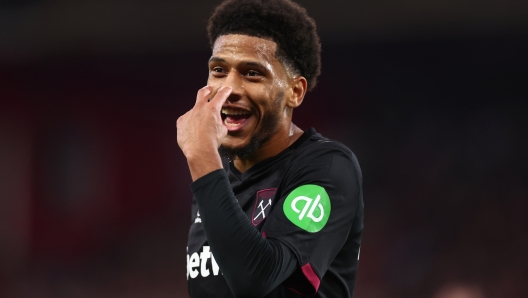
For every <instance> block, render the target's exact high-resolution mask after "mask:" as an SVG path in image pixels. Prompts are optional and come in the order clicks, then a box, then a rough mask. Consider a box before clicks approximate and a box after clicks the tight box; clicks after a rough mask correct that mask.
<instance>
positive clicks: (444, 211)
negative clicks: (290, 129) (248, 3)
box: [0, 0, 528, 298]
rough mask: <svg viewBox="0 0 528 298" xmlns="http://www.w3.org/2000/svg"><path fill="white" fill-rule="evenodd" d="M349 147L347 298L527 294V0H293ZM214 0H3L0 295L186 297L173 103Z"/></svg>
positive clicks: (319, 101)
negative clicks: (356, 231)
mask: <svg viewBox="0 0 528 298" xmlns="http://www.w3.org/2000/svg"><path fill="white" fill-rule="evenodd" d="M298 2H299V3H301V4H302V5H304V6H305V7H306V8H307V10H308V12H309V13H310V15H312V16H313V17H314V19H315V20H316V22H317V24H318V29H319V32H320V35H321V40H322V45H323V53H322V61H323V69H322V75H321V77H320V80H319V84H318V86H317V87H316V89H315V90H314V91H313V92H311V93H309V94H308V95H307V97H306V98H305V101H304V103H303V105H302V106H301V107H300V108H299V109H298V110H296V111H295V113H294V122H295V123H297V124H298V125H299V126H300V127H301V128H302V129H307V128H309V127H311V126H313V127H315V128H316V129H317V130H318V131H319V132H320V133H322V134H323V135H325V136H327V137H330V138H334V139H337V140H340V141H341V142H343V143H345V144H346V145H348V146H349V147H350V148H351V149H352V150H353V151H354V152H355V153H356V155H357V156H358V159H359V161H360V164H361V166H362V170H363V178H364V200H365V206H366V207H365V232H364V238H363V244H362V249H361V261H360V268H359V275H358V280H357V283H356V295H355V297H357V298H384V297H389V298H391V297H406V298H408V297H431V298H484V297H485V298H495V297H497V298H499V297H513V298H515V297H528V286H527V285H528V284H527V283H526V279H527V278H528V258H527V257H526V253H527V251H528V238H527V237H526V233H527V229H526V227H527V226H528V217H527V216H526V212H527V211H528V202H527V199H528V187H527V183H526V182H527V181H528V177H527V174H526V168H527V166H528V158H527V155H526V152H527V149H528V144H527V133H526V132H527V128H528V118H527V116H526V115H527V112H528V104H527V99H528V91H527V82H528V71H527V67H528V58H527V53H528V18H526V12H527V11H528V9H527V5H526V4H525V1H514V0H505V1H490V0H484V1H478V2H477V1H470V0H458V1H423V2H417V1H410V0H402V1H398V2H394V1H386V0H383V1H382V0H377V1H372V0H371V1H366V0H365V1H337V0H336V1H331V0H328V1H315V0H299V1H298ZM217 3H218V2H217V1H201V2H198V1H195V2H191V1H161V0H156V1H146V0H134V1H119V0H109V1H88V0H76V1H61V0H48V1H46V0H25V1H5V0H4V1H1V2H0V297H187V294H186V293H187V289H186V265H185V262H186V252H185V245H186V240H187V230H188V227H189V225H190V199H191V198H190V190H189V183H190V182H191V180H190V176H189V172H188V169H187V165H186V162H185V159H184V157H183V155H182V153H181V151H180V150H179V148H178V145H177V143H176V139H175V120H176V119H177V118H178V117H179V116H180V115H182V114H183V113H185V112H186V111H187V110H188V109H190V108H191V107H192V105H193V102H194V99H195V95H196V91H197V90H198V89H199V88H201V87H203V86H204V85H205V83H206V77H207V62H206V61H207V59H208V58H209V55H210V50H209V48H208V45H207V40H206V37H205V23H206V20H207V18H208V16H209V14H210V12H211V11H212V8H213V7H214V5H215V4H217Z"/></svg>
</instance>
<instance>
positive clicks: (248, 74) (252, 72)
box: [247, 70, 261, 77]
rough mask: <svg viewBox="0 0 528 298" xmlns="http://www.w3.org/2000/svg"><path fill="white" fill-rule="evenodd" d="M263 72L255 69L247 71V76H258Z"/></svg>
mask: <svg viewBox="0 0 528 298" xmlns="http://www.w3.org/2000/svg"><path fill="white" fill-rule="evenodd" d="M260 75H261V74H260V73H259V72H257V71H254V70H250V71H248V72H247V76H248V77H257V76H260Z"/></svg>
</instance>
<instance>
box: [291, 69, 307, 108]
mask: <svg viewBox="0 0 528 298" xmlns="http://www.w3.org/2000/svg"><path fill="white" fill-rule="evenodd" d="M307 86H308V82H307V81H306V78H305V77H303V76H298V77H295V78H293V79H292V85H291V91H292V96H291V97H290V98H289V100H288V102H287V103H286V105H287V106H288V107H290V108H292V109H293V108H296V107H298V106H300V105H301V103H302V101H303V99H304V95H305V94H306V88H307Z"/></svg>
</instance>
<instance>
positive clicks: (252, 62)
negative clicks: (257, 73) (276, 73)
mask: <svg viewBox="0 0 528 298" xmlns="http://www.w3.org/2000/svg"><path fill="white" fill-rule="evenodd" d="M211 62H226V60H225V59H224V58H220V57H215V56H213V57H211V58H210V59H209V63H211ZM241 64H243V65H245V66H256V67H259V68H262V69H266V70H267V69H268V68H267V67H266V66H265V65H264V64H262V63H260V62H256V61H243V62H242V63H241Z"/></svg>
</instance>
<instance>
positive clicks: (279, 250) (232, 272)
mask: <svg viewBox="0 0 528 298" xmlns="http://www.w3.org/2000/svg"><path fill="white" fill-rule="evenodd" d="M208 36H209V40H210V43H211V45H212V56H211V58H210V59H209V78H208V81H207V86H206V87H204V88H202V89H200V90H199V91H198V95H197V97H196V103H195V105H194V107H193V108H192V109H191V110H190V111H189V112H187V113H186V114H185V115H183V116H181V117H180V118H179V119H178V121H177V139H178V144H179V146H180V148H181V149H182V151H183V153H184V155H185V157H186V158H187V162H188V166H189V169H190V172H191V177H192V180H193V183H192V184H191V189H192V191H193V205H192V225H191V229H190V232H189V240H188V247H187V250H188V255H187V278H188V281H189V283H188V284H189V294H190V296H191V297H193V298H194V297H300V296H313V295H315V296H316V297H352V295H353V291H354V282H355V277H356V271H357V264H358V257H359V247H360V242H361V232H362V230H363V199H362V190H361V179H362V178H361V172H360V169H359V165H358V163H357V160H356V158H355V156H354V154H353V153H352V152H351V151H350V150H349V149H348V148H346V147H345V146H344V145H342V144H340V143H338V142H335V141H331V140H329V139H326V138H324V137H322V136H321V135H320V134H318V133H316V132H315V130H314V129H309V130H307V131H305V132H303V131H302V130H301V129H300V128H298V127H297V126H295V125H294V124H293V123H292V114H293V109H295V108H296V107H298V106H299V105H300V104H301V103H302V101H303V99H304V95H305V93H306V91H307V90H310V89H312V88H313V87H314V85H315V82H316V78H317V76H318V75H319V72H320V45H319V38H318V36H317V34H316V30H315V23H314V22H313V20H312V19H311V18H310V17H308V15H307V14H306V11H305V10H304V9H303V8H301V7H300V6H298V5H297V4H295V3H293V2H291V1H289V0H227V1H224V2H223V3H222V4H221V5H220V6H218V7H217V8H216V10H215V11H214V13H213V15H212V16H211V18H210V19H209V25H208Z"/></svg>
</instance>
